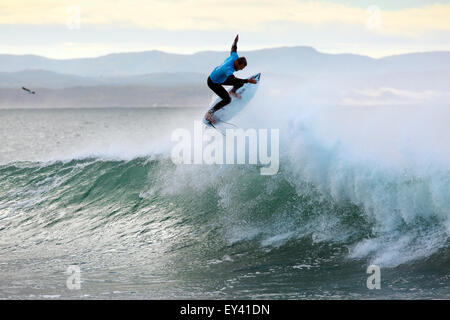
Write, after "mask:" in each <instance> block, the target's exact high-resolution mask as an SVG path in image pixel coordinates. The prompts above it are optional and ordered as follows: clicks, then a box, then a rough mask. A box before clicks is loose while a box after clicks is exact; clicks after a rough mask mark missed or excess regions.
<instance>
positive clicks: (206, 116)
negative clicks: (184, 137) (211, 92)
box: [205, 111, 216, 123]
mask: <svg viewBox="0 0 450 320" xmlns="http://www.w3.org/2000/svg"><path fill="white" fill-rule="evenodd" d="M205 119H206V120H208V121H209V122H211V123H216V119H214V117H213V115H212V113H211V112H209V111H208V112H207V113H206V114H205Z"/></svg>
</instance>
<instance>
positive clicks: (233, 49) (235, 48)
mask: <svg viewBox="0 0 450 320" xmlns="http://www.w3.org/2000/svg"><path fill="white" fill-rule="evenodd" d="M238 40H239V35H237V36H236V38H234V42H233V45H232V46H231V52H236V51H237V42H238ZM231 52H230V53H231Z"/></svg>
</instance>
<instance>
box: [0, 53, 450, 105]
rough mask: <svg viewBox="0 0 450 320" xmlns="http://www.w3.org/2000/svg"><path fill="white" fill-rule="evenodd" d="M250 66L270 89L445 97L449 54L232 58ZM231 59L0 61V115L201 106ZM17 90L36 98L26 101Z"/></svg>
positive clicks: (144, 56) (149, 56) (160, 56)
mask: <svg viewBox="0 0 450 320" xmlns="http://www.w3.org/2000/svg"><path fill="white" fill-rule="evenodd" d="M238 53H239V55H240V56H246V57H247V61H248V66H247V68H246V69H245V70H243V71H240V72H238V73H236V76H237V77H242V78H244V77H247V76H249V75H251V74H254V73H257V72H262V73H263V75H264V76H265V78H266V79H268V78H269V76H270V77H271V79H272V82H275V83H278V82H279V81H278V80H277V79H289V81H290V82H302V83H303V82H304V81H319V82H320V81H328V82H329V83H330V85H332V86H339V85H344V83H345V81H352V82H353V83H358V84H359V83H362V84H367V85H368V86H373V87H380V86H381V87H396V88H403V89H407V90H425V89H427V90H434V89H439V90H450V76H449V74H450V72H449V71H450V52H424V53H411V54H402V55H396V56H389V57H385V58H381V59H373V58H370V57H366V56H361V55H355V54H326V53H321V52H318V51H317V50H315V49H314V48H311V47H281V48H273V49H263V50H254V51H238ZM228 55H229V52H226V51H224V52H212V51H204V52H198V53H195V54H189V55H182V54H171V53H165V52H161V51H146V52H135V53H115V54H109V55H105V56H100V57H95V58H82V59H67V60H57V59H49V58H45V57H41V56H35V55H6V54H0V89H1V90H0V107H2V108H5V107H14V106H21V107H23V106H32V107H33V106H38V107H42V106H58V107H59V106H66V107H69V106H70V107H78V106H81V105H82V106H108V105H114V106H132V105H135V106H155V105H179V104H186V105H196V104H198V105H205V104H207V103H209V101H210V99H211V95H212V93H211V91H210V90H209V89H208V88H207V86H206V85H205V83H206V78H207V76H208V74H209V73H210V72H211V71H212V70H213V68H214V67H215V66H217V65H218V64H220V63H221V62H222V61H223V60H224V59H225V58H226V57H227V56H228ZM22 86H25V87H30V88H32V89H36V90H37V94H36V96H34V95H33V97H30V96H29V95H26V94H24V93H23V92H22V91H21V90H20V88H21V87H22Z"/></svg>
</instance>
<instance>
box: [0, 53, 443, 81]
mask: <svg viewBox="0 0 450 320" xmlns="http://www.w3.org/2000/svg"><path fill="white" fill-rule="evenodd" d="M238 53H239V54H240V55H241V56H246V57H247V58H248V68H247V70H245V71H247V72H248V73H253V72H272V73H281V74H296V75H299V76H312V75H317V74H319V73H334V72H345V73H347V74H348V73H353V74H364V73H368V72H386V71H387V70H389V71H390V72H409V71H427V70H431V69H436V70H439V69H450V52H428V53H413V54H405V55H398V56H391V57H386V58H382V59H372V58H369V57H366V56H361V55H354V54H326V53H321V52H318V51H317V50H315V49H313V48H310V47H283V48H274V49H262V50H254V51H247V52H246V51H238ZM228 54H229V52H228V51H224V52H212V51H203V52H198V53H195V54H190V55H182V54H172V53H165V52H161V51H145V52H136V53H115V54H109V55H105V56H100V57H95V58H83V59H67V60H57V59H48V58H44V57H39V56H33V55H24V56H20V55H0V72H17V71H23V70H27V69H34V70H36V69H39V70H46V71H52V72H56V73H63V74H71V75H78V76H84V77H116V76H132V75H142V74H151V73H173V72H188V73H200V74H209V73H210V72H211V70H212V69H213V68H214V67H215V66H216V65H218V64H220V62H221V61H223V60H224V59H225V58H226V57H227V56H228Z"/></svg>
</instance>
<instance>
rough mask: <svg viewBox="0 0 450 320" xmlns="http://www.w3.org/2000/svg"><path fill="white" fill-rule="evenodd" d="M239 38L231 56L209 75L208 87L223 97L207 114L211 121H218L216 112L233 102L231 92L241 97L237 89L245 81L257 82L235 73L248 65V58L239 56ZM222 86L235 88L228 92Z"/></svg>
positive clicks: (206, 116) (237, 37)
mask: <svg viewBox="0 0 450 320" xmlns="http://www.w3.org/2000/svg"><path fill="white" fill-rule="evenodd" d="M238 40H239V35H237V36H236V38H235V39H234V42H233V45H232V46H231V52H230V56H229V57H228V58H227V59H226V60H225V61H224V62H223V63H222V64H221V65H220V66H217V67H216V68H215V69H214V70H213V71H212V72H211V74H210V75H209V77H208V82H207V83H208V87H209V88H210V89H211V90H212V91H214V92H215V93H216V94H217V95H218V96H219V97H220V98H222V100H220V101H219V102H217V103H216V104H215V105H214V106H213V107H212V108H211V109H209V110H208V112H206V114H205V119H206V120H208V121H209V122H210V123H216V119H214V117H213V114H214V112H216V111H217V110H219V109H222V108H223V107H225V106H226V105H227V104H229V103H230V102H231V97H230V94H231V95H232V96H234V97H236V98H238V99H240V98H241V96H240V95H239V93H237V92H236V90H237V89H239V88H240V87H242V86H243V85H244V83H253V84H255V83H257V82H256V80H255V79H253V78H250V79H239V78H236V77H235V76H234V75H233V73H234V72H235V71H239V70H242V69H244V68H245V67H246V66H247V59H245V57H239V56H238V54H237V52H236V51H237V42H238ZM222 86H233V88H232V89H231V90H230V92H229V93H228V92H227V90H225V88H224V87H222Z"/></svg>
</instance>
